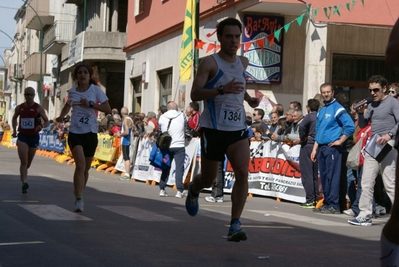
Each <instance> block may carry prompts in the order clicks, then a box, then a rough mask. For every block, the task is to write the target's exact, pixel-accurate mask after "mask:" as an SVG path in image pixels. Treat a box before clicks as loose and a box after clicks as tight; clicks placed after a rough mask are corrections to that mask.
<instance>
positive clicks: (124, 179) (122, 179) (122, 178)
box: [118, 174, 130, 181]
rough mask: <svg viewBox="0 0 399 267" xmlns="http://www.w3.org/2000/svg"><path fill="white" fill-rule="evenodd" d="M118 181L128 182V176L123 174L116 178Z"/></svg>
mask: <svg viewBox="0 0 399 267" xmlns="http://www.w3.org/2000/svg"><path fill="white" fill-rule="evenodd" d="M118 179H119V180H120V181H130V176H129V174H125V175H123V176H121V177H119V178H118Z"/></svg>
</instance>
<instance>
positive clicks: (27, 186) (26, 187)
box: [22, 182, 29, 194]
mask: <svg viewBox="0 0 399 267" xmlns="http://www.w3.org/2000/svg"><path fill="white" fill-rule="evenodd" d="M28 188H29V185H28V183H27V182H23V184H22V194H26V193H28V191H26V190H28Z"/></svg>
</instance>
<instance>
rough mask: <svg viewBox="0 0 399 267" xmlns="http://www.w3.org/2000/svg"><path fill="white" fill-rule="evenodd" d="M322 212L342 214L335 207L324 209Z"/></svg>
mask: <svg viewBox="0 0 399 267" xmlns="http://www.w3.org/2000/svg"><path fill="white" fill-rule="evenodd" d="M320 212H321V213H323V214H341V211H340V210H339V209H336V208H334V207H329V208H326V209H323V210H321V211H320Z"/></svg>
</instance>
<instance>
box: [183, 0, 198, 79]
mask: <svg viewBox="0 0 399 267" xmlns="http://www.w3.org/2000/svg"><path fill="white" fill-rule="evenodd" d="M195 38H196V36H195V0H187V5H186V14H185V16H184V27H183V34H182V44H181V50H180V80H181V81H182V82H187V81H188V80H190V79H191V73H192V69H193V61H194V50H193V46H194V45H193V42H194V40H195Z"/></svg>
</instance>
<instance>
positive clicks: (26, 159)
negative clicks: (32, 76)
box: [12, 87, 50, 194]
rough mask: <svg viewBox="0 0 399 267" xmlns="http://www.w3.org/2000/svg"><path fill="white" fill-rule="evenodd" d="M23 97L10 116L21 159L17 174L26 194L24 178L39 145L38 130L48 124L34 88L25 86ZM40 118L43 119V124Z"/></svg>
mask: <svg viewBox="0 0 399 267" xmlns="http://www.w3.org/2000/svg"><path fill="white" fill-rule="evenodd" d="M24 97H25V102H24V103H22V104H20V105H18V106H17V107H16V108H15V112H14V115H13V117H12V129H13V134H12V137H14V138H15V137H18V140H17V147H18V157H19V160H20V161H21V164H20V166H19V174H20V179H21V182H22V194H26V193H27V191H26V190H28V188H29V185H28V182H27V181H26V180H27V179H28V169H29V167H30V166H31V164H32V160H33V158H34V157H35V154H36V150H37V146H38V145H39V139H40V137H39V132H40V131H41V130H42V129H43V127H47V126H48V125H49V124H50V122H49V120H48V118H47V115H46V112H45V111H44V109H43V107H42V106H40V105H39V104H38V103H36V102H35V101H34V98H35V89H33V88H32V87H27V88H25V91H24ZM18 117H19V122H18ZM42 120H43V121H44V123H43V125H42ZM17 125H18V135H17Z"/></svg>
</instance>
